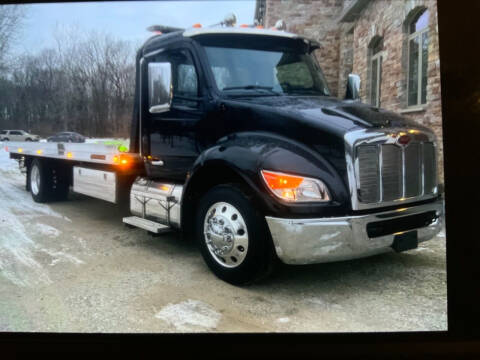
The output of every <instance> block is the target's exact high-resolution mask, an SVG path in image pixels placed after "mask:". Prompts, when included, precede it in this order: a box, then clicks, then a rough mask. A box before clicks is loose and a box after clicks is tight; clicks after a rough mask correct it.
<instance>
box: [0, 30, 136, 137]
mask: <svg viewBox="0 0 480 360" xmlns="http://www.w3.org/2000/svg"><path fill="white" fill-rule="evenodd" d="M56 43H57V44H56V46H55V47H54V48H48V49H44V50H43V51H40V52H39V53H36V54H34V55H32V54H25V55H21V56H18V57H17V58H16V59H15V61H13V62H11V63H12V65H11V66H10V68H9V70H8V71H7V72H4V73H2V74H0V129H23V130H27V131H32V132H33V133H36V134H39V135H41V136H47V135H50V134H52V133H55V132H59V131H76V132H79V133H81V134H83V135H86V136H98V137H108V136H128V134H129V131H130V122H131V116H132V106H133V105H132V104H133V96H134V86H135V50H136V47H138V45H139V44H133V43H131V42H128V41H124V40H119V39H116V38H114V37H112V36H110V35H107V34H100V33H89V34H83V33H81V32H75V31H70V32H66V33H62V35H58V34H57V36H56Z"/></svg>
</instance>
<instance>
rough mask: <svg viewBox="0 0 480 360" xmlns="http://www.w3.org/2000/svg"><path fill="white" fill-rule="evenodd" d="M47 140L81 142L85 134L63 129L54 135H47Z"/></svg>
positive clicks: (83, 140)
mask: <svg viewBox="0 0 480 360" xmlns="http://www.w3.org/2000/svg"><path fill="white" fill-rule="evenodd" d="M47 141H50V142H75V143H83V142H85V136H83V135H80V134H79V133H76V132H70V131H65V132H59V133H56V134H55V135H53V136H50V137H48V138H47Z"/></svg>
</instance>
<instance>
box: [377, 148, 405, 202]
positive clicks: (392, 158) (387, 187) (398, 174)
mask: <svg viewBox="0 0 480 360" xmlns="http://www.w3.org/2000/svg"><path fill="white" fill-rule="evenodd" d="M380 151H381V156H380V157H381V159H382V190H383V197H382V200H383V201H391V200H395V199H399V198H401V197H402V191H403V188H402V167H401V166H399V164H401V163H402V152H401V149H399V147H398V146H395V145H382V146H381V147H380Z"/></svg>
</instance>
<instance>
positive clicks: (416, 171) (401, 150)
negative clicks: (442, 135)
mask: <svg viewBox="0 0 480 360" xmlns="http://www.w3.org/2000/svg"><path fill="white" fill-rule="evenodd" d="M356 160H357V170H356V172H357V176H356V178H357V194H358V200H359V201H360V202H361V203H366V204H370V203H381V202H389V201H395V200H399V199H405V198H415V197H421V196H423V195H431V194H433V193H434V191H435V187H436V164H435V147H434V144H433V143H432V142H421V141H420V142H413V141H412V142H411V143H409V144H408V145H406V146H400V145H398V144H386V143H380V144H378V143H377V144H362V145H359V146H357V147H356Z"/></svg>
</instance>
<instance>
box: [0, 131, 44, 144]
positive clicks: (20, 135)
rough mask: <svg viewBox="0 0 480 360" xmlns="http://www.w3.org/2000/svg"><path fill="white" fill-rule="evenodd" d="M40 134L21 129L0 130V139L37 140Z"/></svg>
mask: <svg viewBox="0 0 480 360" xmlns="http://www.w3.org/2000/svg"><path fill="white" fill-rule="evenodd" d="M39 140H40V136H38V135H33V134H30V133H28V132H26V131H23V130H1V131H0V141H39Z"/></svg>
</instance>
